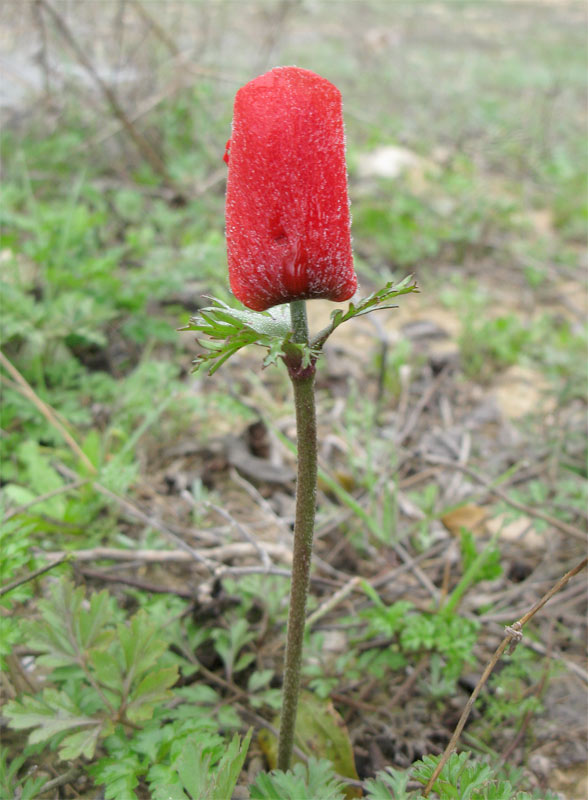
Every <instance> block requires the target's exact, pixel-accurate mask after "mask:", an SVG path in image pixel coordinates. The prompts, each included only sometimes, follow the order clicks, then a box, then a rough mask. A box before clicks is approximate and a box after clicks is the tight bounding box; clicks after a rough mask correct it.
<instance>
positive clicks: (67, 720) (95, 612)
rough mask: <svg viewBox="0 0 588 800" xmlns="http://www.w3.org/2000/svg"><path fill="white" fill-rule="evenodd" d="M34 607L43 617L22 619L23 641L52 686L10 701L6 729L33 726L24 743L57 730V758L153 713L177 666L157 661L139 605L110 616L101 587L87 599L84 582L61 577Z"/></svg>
mask: <svg viewBox="0 0 588 800" xmlns="http://www.w3.org/2000/svg"><path fill="white" fill-rule="evenodd" d="M39 609H40V612H41V617H42V621H39V622H31V623H28V624H27V626H26V635H27V641H28V643H29V646H30V647H31V648H32V649H34V650H36V651H38V652H39V654H40V655H39V656H38V657H37V663H38V664H39V665H41V666H44V667H47V668H48V669H49V670H50V681H51V683H52V684H54V686H48V687H46V688H45V689H44V690H43V691H42V692H41V694H40V695H38V696H36V697H31V696H23V697H21V698H20V699H18V700H15V701H12V702H10V703H9V704H8V705H7V707H6V711H5V713H6V716H7V717H8V718H9V719H10V725H11V727H12V728H15V729H27V728H32V731H31V733H30V734H29V742H30V743H31V744H35V743H38V742H44V741H47V740H49V739H53V738H54V737H58V743H59V755H60V758H61V759H63V760H66V759H72V758H77V757H78V756H80V755H83V756H85V757H86V758H92V756H93V755H94V751H95V748H96V744H97V742H98V740H99V739H101V738H104V737H105V736H108V735H109V734H110V733H111V732H112V730H113V725H114V724H115V723H116V722H118V721H122V722H123V724H126V725H130V726H132V725H135V724H137V723H141V722H144V721H146V720H149V719H150V718H151V717H152V715H153V711H154V708H155V707H156V706H157V705H160V704H161V703H162V702H163V701H164V700H165V699H166V698H168V697H169V696H170V694H169V689H170V687H171V686H172V685H173V684H174V683H175V681H176V679H177V668H176V667H175V666H172V667H168V666H164V665H163V660H162V656H163V654H164V651H165V650H166V643H165V641H163V640H161V639H160V638H158V635H159V634H158V631H157V629H156V628H155V626H154V625H153V624H152V623H151V622H150V621H149V619H148V618H147V615H146V614H145V613H144V612H141V611H139V612H138V613H137V614H135V615H134V616H133V617H132V618H131V619H130V620H129V622H128V623H126V624H125V623H122V622H120V623H118V624H116V623H115V619H116V617H117V616H119V614H118V612H117V610H116V609H115V608H113V601H112V599H111V598H110V596H109V595H108V593H107V592H105V591H103V592H100V593H94V594H93V595H91V596H90V598H89V599H88V600H86V597H85V592H84V590H83V588H81V587H78V588H75V587H74V585H73V584H72V583H71V581H69V580H65V579H63V580H60V581H56V582H55V583H54V584H53V585H52V587H51V592H50V597H49V598H48V599H47V600H45V601H41V602H40V603H39ZM63 734H65V735H63Z"/></svg>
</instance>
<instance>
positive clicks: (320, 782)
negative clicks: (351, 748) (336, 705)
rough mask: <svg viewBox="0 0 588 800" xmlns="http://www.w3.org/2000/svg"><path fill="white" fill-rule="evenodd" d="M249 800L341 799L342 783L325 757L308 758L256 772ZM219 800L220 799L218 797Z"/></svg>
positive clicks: (342, 797) (342, 794)
mask: <svg viewBox="0 0 588 800" xmlns="http://www.w3.org/2000/svg"><path fill="white" fill-rule="evenodd" d="M250 797H251V800H317V798H320V800H343V799H344V797H345V793H344V784H343V783H342V782H341V781H340V780H338V779H337V778H336V777H335V775H334V773H333V767H332V765H331V764H330V763H329V762H328V761H326V760H320V761H318V760H317V759H315V758H310V759H309V760H308V764H301V763H298V764H295V765H294V766H293V768H292V769H291V770H289V771H288V772H282V771H281V770H274V771H273V772H271V773H270V774H269V775H268V774H267V773H263V772H262V773H260V774H259V775H258V776H257V778H256V779H255V783H254V784H253V785H252V786H251V790H250ZM219 800H220V798H219Z"/></svg>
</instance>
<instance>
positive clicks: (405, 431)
mask: <svg viewBox="0 0 588 800" xmlns="http://www.w3.org/2000/svg"><path fill="white" fill-rule="evenodd" d="M447 373H448V369H447V367H444V368H443V369H442V370H441V372H440V373H439V374H438V375H437V377H436V378H435V379H434V380H432V381H431V383H430V384H429V386H428V387H427V389H426V391H425V393H424V394H423V395H422V397H421V399H420V400H419V401H418V403H417V404H416V406H415V407H414V409H413V411H412V414H411V415H410V417H409V418H408V420H407V422H406V424H405V426H404V427H403V428H402V430H401V431H400V432H399V433H398V435H397V437H396V440H395V444H396V446H397V447H400V446H401V445H403V444H404V442H405V441H406V440H407V439H408V437H409V436H410V434H411V433H412V432H413V430H414V429H415V427H416V425H417V422H418V421H419V417H420V416H421V414H422V413H423V411H424V410H425V408H426V407H427V406H428V405H429V403H430V402H431V400H432V399H433V396H434V395H435V393H436V392H437V390H438V389H440V388H441V384H442V383H443V381H444V380H445V378H446V377H447Z"/></svg>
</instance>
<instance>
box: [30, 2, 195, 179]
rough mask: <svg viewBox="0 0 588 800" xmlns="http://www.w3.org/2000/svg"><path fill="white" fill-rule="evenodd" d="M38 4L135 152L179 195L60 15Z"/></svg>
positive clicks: (50, 6) (159, 159)
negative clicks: (55, 27) (74, 56)
mask: <svg viewBox="0 0 588 800" xmlns="http://www.w3.org/2000/svg"><path fill="white" fill-rule="evenodd" d="M39 2H40V3H41V5H42V6H43V8H44V9H45V10H46V11H47V13H48V14H49V15H50V16H51V18H52V19H53V21H54V22H55V24H56V25H57V27H58V29H59V32H60V33H61V35H62V36H63V38H64V39H65V41H66V42H67V43H68V44H69V46H70V47H71V49H72V50H73V52H74V53H75V55H76V58H77V59H78V61H79V62H80V64H81V65H82V67H83V68H84V69H85V70H86V72H87V73H88V75H89V76H90V77H91V79H92V80H93V81H94V83H95V84H96V86H97V87H98V88H99V90H100V91H101V93H102V94H103V96H104V98H105V99H106V101H107V102H108V104H109V106H110V108H111V109H112V113H113V114H114V115H115V116H116V117H117V118H118V119H119V120H120V122H121V124H122V126H123V128H124V129H125V131H126V132H127V133H128V135H129V136H130V138H131V139H132V141H133V142H134V144H135V146H136V148H137V150H138V151H139V152H140V153H141V155H142V156H143V158H144V159H145V160H146V161H147V162H148V164H149V165H150V166H151V168H152V169H153V171H154V172H156V173H157V174H158V175H159V176H160V177H161V178H162V179H163V180H164V181H165V183H167V185H168V186H170V187H171V188H173V189H174V190H175V191H177V192H178V194H180V192H179V189H178V187H177V186H176V184H175V182H174V180H173V179H172V177H171V176H170V174H169V173H168V171H167V168H166V166H165V164H164V163H163V160H162V158H161V156H160V155H159V153H157V151H156V150H155V149H154V148H153V146H152V145H151V144H150V143H149V142H148V141H147V139H145V137H144V136H143V135H142V134H141V133H139V131H138V130H137V129H136V128H135V126H134V125H133V123H132V122H131V121H130V119H129V117H128V116H127V114H126V112H125V111H124V109H123V107H122V106H121V104H120V103H119V101H118V99H117V97H116V95H115V93H114V92H113V91H112V89H111V88H110V86H108V84H107V83H105V81H103V80H102V78H101V77H100V75H98V73H97V72H96V70H95V69H94V66H93V65H92V62H91V61H90V59H89V58H88V57H87V56H86V54H85V53H84V51H83V49H82V48H81V46H80V45H79V44H78V42H77V41H76V39H75V37H74V35H73V34H72V32H71V31H70V29H69V27H68V26H67V24H66V22H65V20H64V19H63V17H62V16H61V14H59V13H58V12H57V11H56V10H55V9H54V8H53V6H52V5H50V4H49V3H48V2H47V0H39Z"/></svg>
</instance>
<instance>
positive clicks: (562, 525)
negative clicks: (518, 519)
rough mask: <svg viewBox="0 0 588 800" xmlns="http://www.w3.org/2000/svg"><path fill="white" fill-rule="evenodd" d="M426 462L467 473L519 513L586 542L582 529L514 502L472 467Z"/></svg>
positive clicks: (430, 458) (429, 458) (433, 459)
mask: <svg viewBox="0 0 588 800" xmlns="http://www.w3.org/2000/svg"><path fill="white" fill-rule="evenodd" d="M425 460H426V461H428V462H429V463H430V464H437V465H438V466H440V467H448V468H449V469H456V470H459V471H460V472H463V473H465V474H466V475H469V476H470V478H473V479H474V480H475V481H477V482H478V483H480V484H481V485H482V486H483V487H484V488H485V489H487V490H488V491H489V492H490V493H491V494H494V495H496V497H500V499H501V500H504V502H505V503H508V505H509V506H512V508H516V509H517V511H522V512H523V513H525V514H528V516H530V517H535V518H536V519H541V520H543V521H544V522H547V523H549V525H552V526H553V527H554V528H557V529H558V530H560V531H562V533H567V534H569V535H570V536H573V537H574V538H575V539H581V540H582V541H583V542H586V539H587V534H586V533H585V532H584V531H582V530H580V528H576V526H575V525H570V523H569V522H564V520H561V519H557V517H552V516H551V515H549V514H546V513H545V512H543V511H539V510H538V509H536V508H531V507H530V506H527V505H525V504H524V503H519V501H518V500H513V498H512V497H510V496H509V495H508V494H507V493H506V492H504V491H503V490H502V489H499V488H498V487H497V486H494V485H493V484H492V483H491V482H490V481H488V480H486V478H483V477H482V476H481V475H479V474H478V473H477V472H476V471H475V470H474V469H472V468H471V467H467V466H466V465H465V464H459V463H457V462H455V461H449V460H448V459H445V458H438V457H437V456H425Z"/></svg>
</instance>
